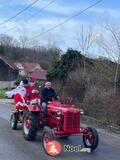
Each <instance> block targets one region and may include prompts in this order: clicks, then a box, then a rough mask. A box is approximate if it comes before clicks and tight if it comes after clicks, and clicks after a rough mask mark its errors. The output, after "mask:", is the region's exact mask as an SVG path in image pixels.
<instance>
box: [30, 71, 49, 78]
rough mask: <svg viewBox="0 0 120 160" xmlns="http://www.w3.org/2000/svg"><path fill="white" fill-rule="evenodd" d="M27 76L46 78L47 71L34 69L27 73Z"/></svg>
mask: <svg viewBox="0 0 120 160" xmlns="http://www.w3.org/2000/svg"><path fill="white" fill-rule="evenodd" d="M29 76H30V77H35V78H37V79H39V80H46V76H47V72H46V71H45V70H43V69H36V70H35V71H34V72H33V73H31V74H29Z"/></svg>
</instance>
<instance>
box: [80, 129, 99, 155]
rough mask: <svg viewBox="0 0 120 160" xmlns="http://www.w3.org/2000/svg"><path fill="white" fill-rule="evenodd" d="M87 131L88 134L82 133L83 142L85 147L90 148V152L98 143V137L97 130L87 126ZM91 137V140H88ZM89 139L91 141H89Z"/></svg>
mask: <svg viewBox="0 0 120 160" xmlns="http://www.w3.org/2000/svg"><path fill="white" fill-rule="evenodd" d="M87 129H88V131H89V132H90V136H89V137H88V135H83V143H84V146H85V147H86V148H90V149H91V152H93V151H94V150H95V149H96V148H97V146H98V143H99V137H98V133H97V130H96V129H94V128H91V127H87ZM91 138H92V140H90V139H91ZM90 141H91V142H90Z"/></svg>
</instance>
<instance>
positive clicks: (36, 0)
mask: <svg viewBox="0 0 120 160" xmlns="http://www.w3.org/2000/svg"><path fill="white" fill-rule="evenodd" d="M38 1H39V0H35V1H34V2H32V3H31V4H30V5H28V6H27V7H26V8H24V9H23V10H21V11H20V12H18V13H17V14H16V15H14V16H12V17H10V18H8V19H6V20H5V21H3V22H2V23H0V25H3V24H5V23H7V22H9V21H11V20H12V19H14V18H16V17H17V16H18V15H20V14H21V13H23V12H24V11H26V10H27V9H29V8H30V7H31V6H33V5H34V4H35V3H36V2H38Z"/></svg>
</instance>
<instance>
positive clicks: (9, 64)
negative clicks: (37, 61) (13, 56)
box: [0, 56, 18, 70]
mask: <svg viewBox="0 0 120 160" xmlns="http://www.w3.org/2000/svg"><path fill="white" fill-rule="evenodd" d="M0 59H1V60H3V61H4V62H5V63H6V64H7V65H8V66H9V67H10V68H12V69H13V70H18V68H17V67H16V65H14V63H13V62H12V61H11V60H10V59H8V58H6V57H4V56H0Z"/></svg>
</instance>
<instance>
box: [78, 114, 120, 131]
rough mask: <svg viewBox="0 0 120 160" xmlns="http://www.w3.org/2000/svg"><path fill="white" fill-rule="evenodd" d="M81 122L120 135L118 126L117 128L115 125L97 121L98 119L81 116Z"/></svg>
mask: <svg viewBox="0 0 120 160" xmlns="http://www.w3.org/2000/svg"><path fill="white" fill-rule="evenodd" d="M81 121H82V122H83V123H86V124H88V125H93V126H95V127H98V128H103V129H108V130H109V131H111V132H116V133H120V126H117V125H115V124H110V123H108V122H105V121H102V120H98V119H96V118H93V117H89V116H86V115H82V116H81Z"/></svg>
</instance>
